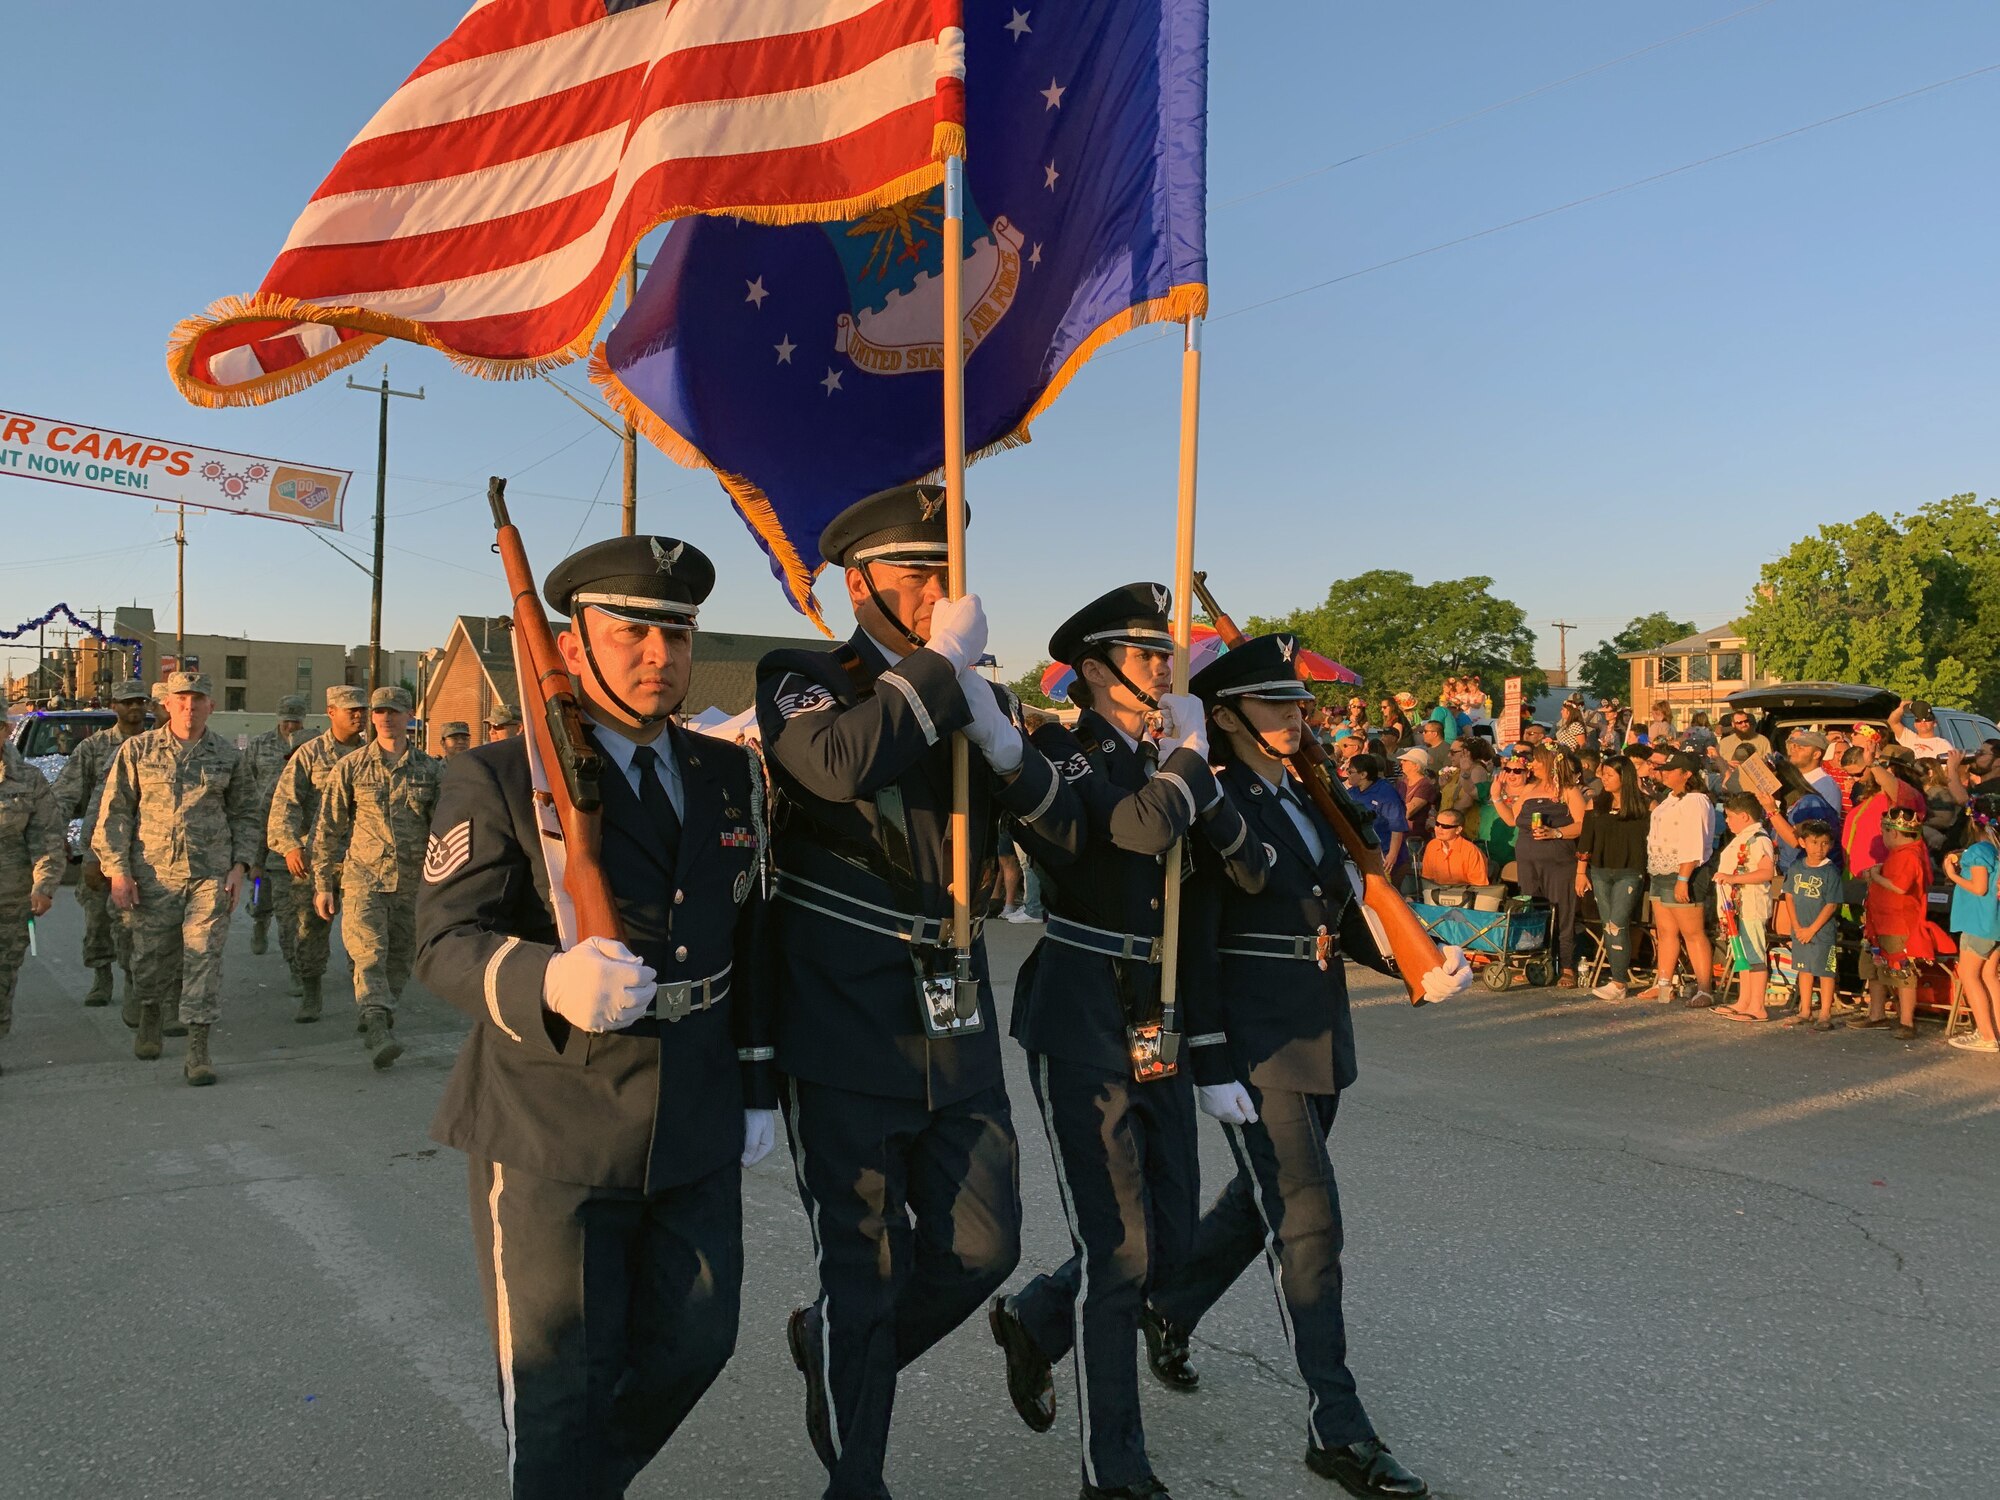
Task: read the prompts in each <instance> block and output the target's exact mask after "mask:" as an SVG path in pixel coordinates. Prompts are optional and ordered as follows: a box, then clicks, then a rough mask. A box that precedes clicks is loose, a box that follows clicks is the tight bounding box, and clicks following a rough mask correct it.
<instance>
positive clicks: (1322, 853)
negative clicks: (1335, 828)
mask: <svg viewBox="0 0 2000 1500" xmlns="http://www.w3.org/2000/svg"><path fill="white" fill-rule="evenodd" d="M1257 779H1258V780H1259V781H1261V782H1263V783H1264V785H1265V786H1267V787H1269V788H1270V789H1271V795H1272V796H1274V797H1276V798H1277V799H1278V806H1280V807H1282V808H1283V809H1284V810H1285V816H1286V817H1288V818H1290V819H1291V820H1292V826H1293V827H1294V828H1296V829H1298V831H1299V837H1300V838H1302V839H1304V840H1305V841H1306V848H1307V849H1308V850H1310V851H1311V853H1312V857H1313V863H1314V864H1318V863H1319V862H1320V861H1321V860H1322V859H1325V858H1326V845H1325V844H1324V843H1323V842H1322V841H1321V839H1320V836H1319V830H1318V829H1316V828H1314V827H1313V824H1312V819H1311V818H1309V817H1307V816H1306V810H1305V809H1304V808H1303V807H1301V806H1299V799H1298V796H1297V794H1296V793H1294V792H1293V791H1292V789H1291V787H1290V786H1288V785H1285V784H1282V783H1280V782H1276V781H1272V780H1271V779H1270V778H1269V777H1267V776H1265V775H1264V773H1263V772H1262V771H1259V772H1258V773H1257Z"/></svg>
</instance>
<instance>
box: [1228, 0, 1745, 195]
mask: <svg viewBox="0 0 2000 1500" xmlns="http://www.w3.org/2000/svg"><path fill="white" fill-rule="evenodd" d="M1775 3H1776V0H1755V3H1754V4H1751V5H1746V6H1744V7H1743V8H1742V9H1741V10H1736V11H1731V12H1730V13H1729V14H1728V15H1726V16H1721V17H1718V18H1717V19H1715V20H1713V21H1704V22H1703V23H1702V24H1701V25H1699V26H1694V27H1690V28H1689V29H1688V30H1686V31H1683V32H1680V33H1678V34H1677V35H1675V36H1670V37H1665V38H1663V39H1661V40H1660V41H1657V42H1649V43H1647V44H1646V45H1645V46H1643V47H1641V48H1639V49H1638V50H1637V51H1636V52H1627V53H1625V54H1624V55H1623V56H1620V57H1614V58H1612V59H1610V60H1609V61H1608V62H1601V63H1595V64H1593V65H1592V66H1590V67H1588V68H1585V69H1584V70H1583V71H1582V72H1580V73H1572V74H1570V75H1569V76H1568V77H1567V78H1558V79H1556V81H1555V82H1553V83H1544V84H1541V85H1539V86H1538V87H1535V88H1531V89H1529V90H1528V91H1527V92H1526V93H1525V94H1516V95H1514V97H1513V98H1511V99H1502V100H1501V101H1500V102H1499V103H1497V104H1488V105H1486V106H1485V107H1484V108H1482V109H1475V110H1474V111H1472V113H1471V114H1469V115H1460V116H1459V117H1458V118H1457V119H1455V120H1446V121H1445V122H1444V123H1443V124H1441V125H1432V126H1430V127H1428V128H1427V129H1424V130H1419V131H1417V132H1416V133H1415V134H1413V135H1406V136H1404V137H1402V138H1401V139H1400V140H1394V141H1390V142H1389V143H1388V144H1387V145H1382V146H1372V147H1370V148H1369V149H1368V150H1366V151H1357V152H1355V153H1354V155H1352V156H1343V157H1342V158H1341V159H1340V160H1339V161H1332V162H1328V163H1327V164H1326V165H1325V166H1323V167H1314V168H1313V169H1312V170H1311V171H1310V172H1301V173H1299V174H1298V175H1297V176H1296V177H1287V178H1285V179H1284V180H1282V181H1280V182H1274V183H1271V184H1270V185H1269V186H1267V187H1260V188H1252V189H1251V190H1250V191H1249V192H1247V193H1241V194H1238V195H1237V196H1236V197H1234V198H1227V199H1224V200H1223V201H1222V202H1221V203H1218V204H1217V205H1216V207H1217V208H1234V207H1235V206H1236V205H1237V204H1239V203H1248V202H1249V201H1250V200H1251V199H1252V198H1262V197H1263V196H1264V195H1265V194H1267V193H1275V192H1278V191H1279V190H1280V189H1282V188H1288V187H1294V186H1296V185H1297V184H1299V183H1301V182H1310V181H1311V180H1312V179H1313V178H1315V177H1324V176H1325V175H1326V174H1327V173H1328V172H1337V171H1339V170H1340V169H1341V168H1342V167H1350V166H1353V165H1354V163H1356V162H1358V161H1366V160H1368V158H1369V157H1371V156H1381V155H1383V154H1384V153H1386V152H1390V151H1396V150H1400V149H1401V148H1402V147H1404V146H1409V145H1414V144H1415V143H1416V142H1418V141H1422V140H1428V139H1429V138H1430V137H1432V136H1434V135H1442V134H1443V133H1444V132H1445V131H1447V130H1455V129H1457V128H1458V127H1459V126H1461V125H1469V124H1470V123H1471V122H1472V121H1474V120H1478V119H1483V118H1484V117H1485V116H1487V115H1490V114H1494V113H1496V112H1497V111H1499V110H1503V109H1508V108H1511V107H1512V106H1514V105H1516V104H1522V103H1525V102H1526V101H1528V100H1530V99H1536V98H1539V97H1541V96H1542V95H1543V94H1547V93H1552V92H1553V91H1554V90H1556V89H1559V88H1563V87H1565V86H1566V85H1568V84H1572V83H1575V82H1577V81H1578V80H1579V79H1584V78H1589V77H1591V76H1592V75H1593V74H1597V73H1602V72H1604V71H1605V70H1606V69H1607V68H1615V67H1617V66H1618V65H1619V64H1620V63H1628V62H1630V61H1632V59H1633V58H1635V57H1644V56H1645V55H1646V54H1647V53H1649V52H1657V51H1659V50H1660V49H1661V48H1662V47H1671V46H1673V45H1674V44H1675V43H1676V42H1684V41H1686V40H1687V39H1688V38H1689V37H1694V36H1700V35H1701V34H1702V33H1703V32H1704V31H1713V30H1715V28H1716V27H1718V26H1727V25H1728V24H1729V23H1730V22H1731V21H1736V20H1740V19H1742V18H1743V17H1744V16H1747V15H1749V14H1750V13H1751V12H1752V11H1757V10H1762V9H1764V7H1765V6H1767V5H1772V4H1775Z"/></svg>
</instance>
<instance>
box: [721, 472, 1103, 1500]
mask: <svg viewBox="0 0 2000 1500" xmlns="http://www.w3.org/2000/svg"><path fill="white" fill-rule="evenodd" d="M944 506H945V495H944V491H943V490H942V489H940V488H939V487H937V486H935V485H906V486H904V487H902V488H899V489H895V490H888V491H885V492H883V493H882V494H879V495H874V496H871V497H869V498H868V499H866V500H863V501H860V502H858V503H857V504H855V505H852V506H850V507H848V509H846V510H845V511H843V512H842V513H841V514H840V515H839V516H837V517H836V518H835V519H834V521H833V522H832V524H831V525H829V526H828V527H827V528H826V531H825V532H824V533H823V534H822V535H821V537H820V552H821V554H822V555H823V556H824V557H825V558H826V559H827V561H828V562H830V563H831V564H833V565H834V566H835V567H836V568H841V569H844V570H845V573H846V584H847V597H848V601H849V603H850V604H852V606H853V608H854V614H855V619H856V622H857V627H858V628H857V629H856V630H855V633H854V635H853V636H852V637H851V638H850V639H849V640H847V641H846V642H845V643H844V644H842V645H840V646H837V647H835V648H834V649H833V650H831V651H823V652H822V651H778V652H773V653H772V654H771V655H769V656H766V657H765V658H764V660H763V661H762V663H760V664H759V666H758V670H757V720H758V725H759V727H760V729H761V730H762V734H763V739H764V753H765V758H766V761H767V763H768V764H769V766H770V772H771V779H772V784H773V810H774V811H773V839H772V847H773V852H774V856H775V862H776V865H777V870H778V876H777V894H776V899H775V900H774V902H773V905H772V917H773V927H774V930H775V933H776V944H775V951H776V956H777V961H778V963H779V966H780V970H781V979H780V989H779V996H780V998H779V1019H778V1067H779V1071H780V1072H781V1073H782V1074H784V1075H785V1077H786V1079H787V1099H786V1110H787V1120H786V1123H787V1128H788V1130H789V1133H790V1137H791V1144H792V1157H793V1165H794V1167H795V1169H796V1174H797V1178H798V1184H799V1194H800V1197H801V1198H802V1199H803V1201H804V1203H805V1207H806V1211H807V1214H808V1216H809V1218H810V1219H811V1222H812V1225H813V1242H814V1250H815V1252H816V1255H817V1259H818V1275H819V1286H820V1294H819V1297H818V1298H817V1299H816V1300H815V1302H814V1303H813V1304H812V1305H811V1306H810V1307H805V1308H800V1309H798V1310H797V1311H795V1312H794V1313H793V1314H792V1318H791V1322H790V1324H789V1327H788V1329H787V1335H788V1338H789V1340H790V1344H791V1352H792V1359H793V1361H794V1363H796V1364H797V1366H798V1368H799V1370H800V1373H801V1374H802V1375H803V1376H804V1377H805V1381H806V1427H807V1432H808V1435H809V1436H810V1438H811V1440H812V1444H813V1448H814V1451H815V1452H816V1453H817V1454H818V1455H819V1458H820V1461H821V1462H822V1463H823V1464H825V1465H826V1468H827V1470H828V1475H829V1478H828V1484H827V1489H826V1492H825V1493H826V1496H827V1497H828V1500H879V1497H882V1496H885V1495H887V1493H888V1491H887V1490H886V1489H885V1488H884V1486H883V1481H882V1465H883V1459H884V1455H885V1452H886V1449H887V1446H888V1439H889V1421H890V1414H891V1409H892V1407H893V1404H894V1400H895V1391H896V1376H897V1371H898V1370H900V1369H902V1368H903V1367H904V1366H906V1365H908V1364H909V1363H910V1362H911V1361H913V1360H915V1359H916V1358H917V1357H918V1356H920V1355H921V1354H922V1353H923V1352H924V1351H925V1350H926V1349H928V1348H930V1347H931V1345H933V1344H935V1343H936V1342H937V1341H938V1340H939V1339H941V1338H943V1337H944V1336H945V1335H946V1334H948V1333H949V1332H951V1330H952V1329H953V1328H955V1327H957V1326H958V1325H959V1324H960V1323H961V1322H963V1321H964V1320H965V1318H966V1317H967V1316H968V1315H970V1314H971V1313H972V1312H974V1311H975V1310H976V1309H977V1308H978V1307H979V1306H980V1305H981V1304H982V1303H983V1302H984V1301H985V1300H986V1298H987V1297H989V1296H990V1295H991V1294H992V1293H993V1292H994V1291H996V1290H997V1289H998V1288H999V1286H1000V1284H1001V1283H1002V1282H1003V1281H1005V1280H1006V1278H1007V1275H1008V1273H1009V1272H1010V1271H1011V1270H1012V1269H1013V1267H1014V1264H1015V1262H1016V1260H1017V1259H1018V1258H1019V1255H1020V1223H1021V1206H1020V1197H1019V1188H1018V1178H1017V1165H1018V1153H1017V1148H1016V1145H1015V1139H1014V1127H1013V1121H1012V1117H1011V1115H1010V1113H1009V1110H1008V1103H1007V1093H1006V1088H1005V1086H1004V1084H1003V1083H1002V1081H1001V1073H1000V1049H999V1042H998V1038H997V1036H996V1034H995V1020H994V1010H993V994H992V986H991V984H990V983H989V981H988V978H987V972H986V953H985V945H984V942H983V940H982V939H980V938H979V937H978V936H977V935H976V932H975V935H974V937H973V941H972V943H971V945H970V946H971V955H970V963H969V965H968V967H967V968H966V969H964V970H961V969H960V967H959V965H958V962H957V955H956V953H955V951H954V940H955V939H957V938H960V937H963V936H965V935H964V934H958V933H954V932H952V931H950V924H951V917H952V900H951V895H950V882H951V866H952V861H951V856H950V851H949V850H948V849H947V847H946V842H945V835H946V831H947V829H948V826H949V823H950V817H951V808H952V800H953V792H952V748H951V740H952V736H953V735H954V734H963V735H965V736H966V738H967V739H968V740H970V741H971V744H972V748H973V750H974V752H975V753H974V754H973V755H972V756H971V761H972V770H973V775H972V785H971V804H972V808H971V820H970V829H971V838H972V848H971V855H972V861H973V865H974V869H975V876H974V880H973V890H974V891H980V890H983V889H985V887H986V885H987V884H988V883H990V877H991V872H992V870H993V868H994V860H995V856H996V855H997V853H998V849H999V844H998V826H999V821H1000V816H1001V814H1002V813H1003V812H1004V813H1007V814H1011V815H1012V817H1013V818H1014V819H1015V821H1016V823H1017V824H1018V827H1019V830H1020V834H1019V836H1020V838H1021V841H1022V843H1023V844H1024V845H1025V846H1027V847H1028V849H1029V850H1030V852H1031V853H1032V854H1033V855H1034V857H1035V858H1036V859H1038V860H1046V861H1047V862H1049V863H1051V864H1056V863H1062V862H1066V861H1067V860H1069V859H1070V858H1071V857H1073V856H1074V854H1075V852H1076V847H1077V840H1078V835H1079V830H1080V818H1079V804H1078V802H1077V799H1076V795H1075V793H1074V792H1073V791H1072V790H1071V789H1070V788H1068V787H1067V786H1066V785H1065V784H1064V782H1063V781H1062V779H1061V777H1059V776H1058V775H1057V774H1056V773H1055V770H1054V768H1053V767H1052V766H1051V765H1050V764H1049V762H1048V760H1047V758H1046V757H1045V756H1043V755H1042V754H1041V753H1040V752H1039V751H1037V750H1036V749H1034V748H1033V747H1032V746H1030V745H1029V744H1028V743H1027V742H1026V740H1025V739H1024V737H1023V736H1022V733H1021V731H1020V728H1019V727H1018V725H1017V724H1016V723H1015V721H1014V719H1013V717H1012V710H1011V707H1010V700H1009V699H1008V698H1007V697H1006V695H1005V694H1004V693H1003V691H1002V690H1001V689H999V688H998V687H996V686H995V685H994V684H992V683H990V682H988V681H986V680H985V679H983V678H981V677H980V676H979V675H978V673H977V672H976V671H975V670H974V669H973V668H974V663H976V662H977V661H978V660H979V658H980V656H981V654H982V653H983V652H984V651H985V649H986V619H985V615H984V613H983V611H982V610H981V607H980V603H979V600H978V598H977V597H976V596H973V595H967V596H965V597H964V598H961V599H957V600H947V599H946V598H945V597H944V594H945V565H946V557H947V548H946V536H945V533H946V516H945V514H944ZM976 910H977V908H976V907H975V911H976ZM975 927H976V923H975ZM912 1219H914V1220H915V1230H914V1232H912V1230H911V1228H910V1225H911V1220H912Z"/></svg>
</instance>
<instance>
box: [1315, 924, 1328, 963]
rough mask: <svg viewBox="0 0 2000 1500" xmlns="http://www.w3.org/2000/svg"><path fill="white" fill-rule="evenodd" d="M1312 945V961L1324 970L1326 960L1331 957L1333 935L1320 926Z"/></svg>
mask: <svg viewBox="0 0 2000 1500" xmlns="http://www.w3.org/2000/svg"><path fill="white" fill-rule="evenodd" d="M1312 945H1313V955H1312V956H1313V959H1314V961H1315V962H1316V963H1318V965H1319V966H1320V967H1321V968H1322V969H1324V968H1325V967H1326V966H1327V960H1328V959H1330V958H1332V956H1333V934H1332V933H1330V932H1328V931H1327V930H1326V928H1325V927H1324V926H1322V927H1321V928H1320V930H1319V932H1318V933H1317V934H1316V935H1315V936H1314V937H1313V940H1312Z"/></svg>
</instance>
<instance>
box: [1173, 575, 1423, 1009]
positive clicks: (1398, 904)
mask: <svg viewBox="0 0 2000 1500" xmlns="http://www.w3.org/2000/svg"><path fill="white" fill-rule="evenodd" d="M1194 591H1195V595H1196V597H1197V598H1199V599H1200V600H1201V607H1202V608H1203V609H1205V610H1207V611H1208V617H1209V619H1210V620H1211V621H1212V622H1213V623H1214V625H1215V631H1216V634H1217V635H1219V636H1221V637H1222V644H1223V645H1225V646H1227V647H1229V648H1230V649H1232V650H1233V649H1235V648H1236V647H1237V646H1239V645H1241V644H1242V642H1243V641H1244V640H1245V639H1246V637H1245V636H1244V634H1243V631H1242V630H1241V629H1240V628H1239V627H1238V626H1237V624H1236V622H1235V621H1234V620H1232V619H1230V618H1229V616H1228V615H1227V614H1225V613H1223V610H1222V607H1221V606H1220V605H1219V604H1217V603H1216V602H1215V595H1214V594H1212V593H1210V592H1209V588H1208V575H1207V574H1206V573H1197V574H1195V575H1194ZM1299 678H1300V680H1301V681H1304V680H1306V677H1305V668H1304V666H1303V665H1301V666H1300V667H1299ZM1285 763H1286V765H1287V766H1288V767H1290V769H1291V773H1292V775H1294V776H1295V777H1297V778H1298V780H1299V784H1300V785H1302V786H1303V787H1304V788H1305V789H1306V794H1307V795H1308V796H1310V797H1311V798H1312V800H1313V805H1314V806H1315V807H1317V808H1318V809H1319V811H1320V815H1321V816H1322V817H1324V818H1325V819H1326V821H1327V822H1328V823H1329V824H1331V825H1332V827H1333V831H1334V833H1335V834H1336V835H1338V837H1339V839H1340V842H1341V846H1342V847H1343V848H1345V849H1346V850H1347V857H1348V858H1349V859H1351V860H1353V861H1354V866H1355V868H1356V869H1358V870H1359V871H1360V872H1361V900H1362V904H1363V905H1365V906H1366V907H1367V908H1368V910H1369V911H1370V912H1371V913H1373V914H1374V917H1375V919H1376V921H1377V922H1379V923H1380V924H1381V927H1382V932H1383V934H1384V936H1386V937H1387V938H1388V940H1389V957H1390V959H1391V960H1392V961H1393V962H1394V963H1395V965H1396V973H1397V975H1398V976H1399V977H1400V978H1401V979H1402V981H1403V984H1404V986H1405V987H1406V988H1407V989H1408V990H1409V992H1410V1003H1411V1004H1412V1005H1422V1004H1423V1003H1424V1000H1425V998H1426V997H1425V994H1424V976H1425V975H1426V974H1428V973H1430V972H1431V970H1433V969H1440V968H1443V967H1444V955H1443V954H1442V953H1440V952H1439V951H1438V945H1437V940H1436V939H1435V938H1433V937H1432V936H1431V935H1430V933H1429V931H1428V930H1426V929H1425V927H1424V924H1423V923H1422V922H1421V921H1419V920H1418V919H1417V914H1416V913H1415V912H1413V911H1411V910H1410V903H1409V902H1407V901H1405V900H1404V899H1403V896H1402V893H1401V892H1400V891H1398V890H1397V889H1396V888H1395V887H1394V886H1393V885H1391V884H1389V878H1388V874H1387V872H1386V871H1385V870H1384V869H1383V867H1382V851H1381V850H1379V849H1376V848H1374V847H1373V846H1371V845H1370V844H1369V843H1368V842H1367V840H1365V839H1364V838H1362V836H1361V829H1360V828H1359V826H1358V825H1356V823H1355V821H1354V818H1353V816H1352V814H1351V813H1350V811H1349V810H1348V808H1346V807H1345V806H1343V805H1342V804H1341V801H1340V799H1339V798H1337V797H1335V796H1334V795H1333V769H1332V766H1331V764H1330V763H1329V761H1328V758H1327V753H1326V751H1325V749H1324V748H1322V747H1321V745H1320V742H1319V739H1318V738H1317V736H1315V735H1314V734H1313V732H1312V729H1311V728H1310V727H1308V728H1307V729H1306V732H1305V734H1304V736H1303V737H1302V738H1301V739H1300V740H1299V753H1298V754H1297V755H1293V756H1289V757H1287V759H1286V762H1285Z"/></svg>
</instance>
